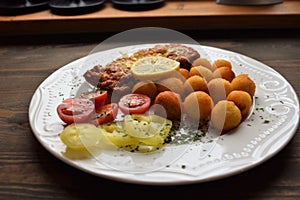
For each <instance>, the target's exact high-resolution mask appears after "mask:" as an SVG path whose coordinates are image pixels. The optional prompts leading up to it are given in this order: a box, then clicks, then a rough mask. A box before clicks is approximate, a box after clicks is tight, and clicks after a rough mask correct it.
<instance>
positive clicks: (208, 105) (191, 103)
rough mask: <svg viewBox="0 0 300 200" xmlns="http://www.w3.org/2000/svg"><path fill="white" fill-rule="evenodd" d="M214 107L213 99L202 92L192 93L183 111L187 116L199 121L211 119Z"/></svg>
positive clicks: (184, 104)
mask: <svg viewBox="0 0 300 200" xmlns="http://www.w3.org/2000/svg"><path fill="white" fill-rule="evenodd" d="M213 106H214V103H213V101H212V99H211V97H210V96H209V95H208V94H207V93H205V92H202V91H197V92H192V93H191V94H189V95H188V96H187V97H186V98H185V99H184V102H183V110H184V112H185V113H186V114H187V116H189V117H190V118H192V119H196V120H199V121H203V120H207V119H209V118H210V114H211V111H212V108H213Z"/></svg>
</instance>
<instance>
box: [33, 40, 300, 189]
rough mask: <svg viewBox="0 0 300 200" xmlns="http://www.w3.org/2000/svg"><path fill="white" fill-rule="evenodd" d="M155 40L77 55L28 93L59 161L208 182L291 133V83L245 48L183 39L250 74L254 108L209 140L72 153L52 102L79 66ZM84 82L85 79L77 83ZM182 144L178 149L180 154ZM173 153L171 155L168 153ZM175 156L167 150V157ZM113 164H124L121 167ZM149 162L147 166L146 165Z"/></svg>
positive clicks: (271, 151) (119, 176) (92, 169)
mask: <svg viewBox="0 0 300 200" xmlns="http://www.w3.org/2000/svg"><path fill="white" fill-rule="evenodd" d="M152 46H154V44H148V45H136V46H127V47H121V48H116V49H111V50H106V51H102V52H98V53H95V54H92V55H89V56H87V57H84V58H81V59H79V60H76V61H74V62H72V63H70V64H68V65H66V66H64V67H62V68H60V69H59V70H57V71H55V72H54V73H53V74H52V75H50V76H49V77H48V78H47V79H46V80H45V81H44V82H43V83H42V84H41V85H40V86H39V87H38V88H37V90H36V92H35V93H34V95H33V97H32V100H31V103H30V107H29V119H30V125H31V128H32V130H33V133H34V135H35V136H36V138H37V139H38V141H39V142H40V143H41V144H42V145H43V146H44V147H45V148H46V149H47V150H48V151H49V152H50V153H52V154H53V155H54V156H56V157H57V158H59V159H60V160H62V161H64V162H65V163H67V164H69V165H71V166H73V167H75V168H78V169H80V170H82V171H85V172H87V173H90V174H94V175H96V176H99V177H104V178H108V179H112V180H117V181H122V182H130V183H137V184H149V185H150V184H151V185H178V184H190V183H199V182H206V181H211V180H216V179H221V178H224V177H228V176H231V175H234V174H238V173H241V172H243V171H245V170H248V169H250V168H253V167H255V166H257V165H259V164H261V163H263V162H264V161H266V160H268V159H269V158H271V157H272V156H274V155H275V154H276V153H278V152H279V151H280V150H281V149H282V148H283V147H284V146H285V145H286V144H287V143H288V142H289V141H290V140H291V138H292V137H293V135H294V133H295V132H296V129H297V127H298V122H299V100H298V97H297V95H296V93H295V91H294V90H293V88H292V87H291V85H290V84H289V83H288V82H287V81H286V80H285V79H284V78H283V77H282V76H281V75H280V74H279V73H278V72H276V71H274V70H273V69H272V68H270V67H268V66H266V65H265V64H263V63H261V62H258V61H256V60H254V59H252V58H249V57H247V56H244V55H241V54H238V53H234V52H230V51H226V50H222V49H217V48H213V47H207V46H198V45H189V46H191V47H193V48H194V49H196V50H199V51H200V54H201V55H202V57H206V58H208V59H210V61H212V60H215V59H219V58H224V59H227V60H230V61H231V63H232V64H233V70H234V72H235V73H236V75H238V74H241V73H246V74H248V75H249V76H250V77H251V78H252V79H253V80H254V81H255V83H256V86H257V89H256V94H255V96H256V98H255V105H254V109H253V114H252V115H251V117H249V118H248V119H247V120H245V121H243V122H242V124H241V125H240V126H239V127H238V128H237V129H235V130H233V131H232V133H231V134H227V135H223V136H219V137H217V138H214V140H213V142H199V141H198V142H196V143H192V144H189V145H182V146H181V145H179V147H176V148H175V150H174V149H172V148H173V147H172V146H171V147H169V146H168V145H166V147H164V148H165V149H166V150H164V151H163V152H160V153H157V154H151V155H149V156H147V155H143V154H142V155H141V154H139V155H137V154H132V155H129V156H128V155H126V153H125V154H123V153H120V152H118V153H116V154H115V153H113V152H110V153H107V152H106V153H104V154H101V155H100V157H97V155H96V156H93V157H90V158H80V156H81V155H80V154H78V155H77V156H75V157H74V155H73V157H72V158H70V155H68V153H67V152H65V150H66V147H65V145H64V144H63V143H62V142H61V141H60V139H59V136H58V135H59V133H60V131H61V130H62V128H63V127H62V125H61V124H62V122H61V120H60V119H59V117H58V116H57V114H56V106H57V105H58V104H59V103H60V102H61V101H62V99H63V98H68V97H70V96H72V95H74V94H76V93H77V92H78V90H82V89H83V88H84V87H85V86H84V85H87V84H86V83H85V80H84V78H83V77H82V74H83V73H84V72H85V71H86V70H87V69H90V68H92V67H93V66H94V65H96V64H102V65H104V66H105V64H106V63H108V62H111V61H112V60H113V59H115V58H117V57H120V56H122V54H121V53H128V54H130V53H132V52H135V51H137V50H139V49H144V48H148V47H152ZM83 86H84V87H83ZM178 151H180V152H181V153H180V156H177V157H176V156H174V155H178ZM170 156H171V158H172V159H169V160H168V158H170ZM172 156H173V157H172ZM116 166H122V167H120V168H118V167H116ZM149 166H150V167H149Z"/></svg>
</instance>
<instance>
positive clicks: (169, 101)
mask: <svg viewBox="0 0 300 200" xmlns="http://www.w3.org/2000/svg"><path fill="white" fill-rule="evenodd" d="M156 104H158V105H161V106H162V107H163V108H164V110H163V111H162V110H161V109H154V113H155V114H157V115H160V116H163V115H164V114H165V113H166V115H167V118H168V119H170V120H174V119H180V118H181V98H180V95H179V94H177V93H175V92H172V91H164V92H161V93H159V94H158V95H157V96H156V98H155V101H154V105H156Z"/></svg>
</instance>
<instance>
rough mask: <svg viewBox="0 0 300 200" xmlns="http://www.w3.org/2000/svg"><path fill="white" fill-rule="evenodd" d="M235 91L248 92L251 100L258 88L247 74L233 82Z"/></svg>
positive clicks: (237, 77)
mask: <svg viewBox="0 0 300 200" xmlns="http://www.w3.org/2000/svg"><path fill="white" fill-rule="evenodd" d="M231 85H232V89H233V90H243V91H245V92H248V93H249V94H250V96H251V98H252V97H253V96H254V94H255V90H256V86H255V83H254V81H253V80H252V79H251V78H250V77H249V76H248V75H247V74H240V75H238V76H236V77H235V78H234V79H233V80H232V81H231Z"/></svg>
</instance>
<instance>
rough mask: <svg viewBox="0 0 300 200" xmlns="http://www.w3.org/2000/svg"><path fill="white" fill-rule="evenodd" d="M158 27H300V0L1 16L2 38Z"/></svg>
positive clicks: (206, 1) (207, 0)
mask: <svg viewBox="0 0 300 200" xmlns="http://www.w3.org/2000/svg"><path fill="white" fill-rule="evenodd" d="M145 26H156V27H165V28H172V29H177V30H201V29H230V28H239V29H241V28H300V1H296V0H286V1H285V2H284V3H281V4H276V5H270V6H229V5H220V4H216V3H215V1H213V0H198V1H168V2H166V4H165V5H164V6H163V7H161V8H158V9H154V10H149V11H124V10H118V9H116V8H114V7H113V5H112V4H111V3H110V2H107V3H105V6H104V7H103V8H102V9H101V10H99V11H97V12H94V13H89V14H84V15H77V16H59V15H54V14H52V13H51V12H50V10H45V11H41V12H36V13H32V14H25V15H19V16H0V30H1V31H0V34H1V35H26V34H54V33H86V32H88V33H91V32H92V33H95V32H110V31H122V30H127V29H130V28H137V27H145Z"/></svg>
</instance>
